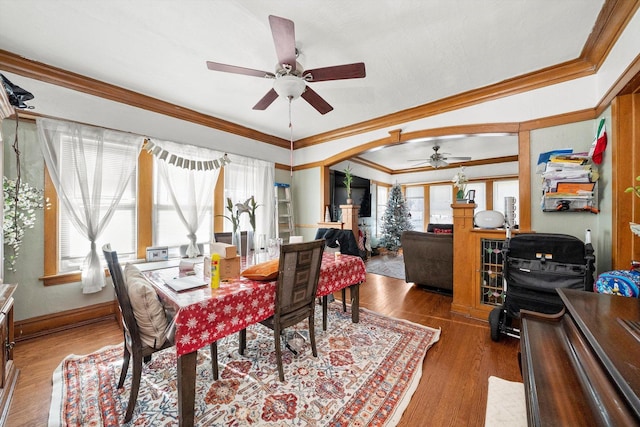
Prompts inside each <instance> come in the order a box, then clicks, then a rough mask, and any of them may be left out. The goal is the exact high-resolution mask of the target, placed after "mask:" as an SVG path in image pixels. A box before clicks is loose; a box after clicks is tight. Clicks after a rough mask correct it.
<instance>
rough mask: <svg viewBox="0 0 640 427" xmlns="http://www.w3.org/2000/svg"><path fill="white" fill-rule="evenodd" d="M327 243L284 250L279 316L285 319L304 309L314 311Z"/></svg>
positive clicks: (279, 293) (277, 301) (280, 280)
mask: <svg viewBox="0 0 640 427" xmlns="http://www.w3.org/2000/svg"><path fill="white" fill-rule="evenodd" d="M324 243H325V242H324V240H314V241H312V242H306V243H293V244H285V245H282V246H281V248H280V263H279V267H278V269H279V273H278V285H277V290H276V310H275V311H276V316H284V315H286V314H288V313H291V312H295V311H297V310H300V309H302V308H309V307H310V308H311V309H313V304H314V301H315V296H316V292H317V289H318V279H319V277H320V265H321V264H322V253H323V251H324Z"/></svg>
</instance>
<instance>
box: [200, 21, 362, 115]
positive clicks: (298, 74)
mask: <svg viewBox="0 0 640 427" xmlns="http://www.w3.org/2000/svg"><path fill="white" fill-rule="evenodd" d="M269 24H270V26H271V34H272V35H273V42H274V44H275V47H276V55H277V57H278V65H276V69H275V72H273V73H271V72H268V71H260V70H254V69H251V68H244V67H238V66H235V65H227V64H221V63H219V62H212V61H207V67H208V68H209V69H210V70H213V71H222V72H225V73H234V74H244V75H247V76H254V77H263V78H267V79H274V82H273V88H272V89H271V90H269V92H267V94H266V95H265V96H263V97H262V99H261V100H260V101H258V103H257V104H256V105H254V107H253V109H254V110H265V109H266V108H267V107H269V105H271V103H273V101H275V100H276V98H278V96H284V97H285V98H288V99H289V100H293V99H296V98H298V97H301V98H303V99H304V100H305V101H307V102H308V103H309V104H311V106H313V108H315V109H316V110H318V112H319V113H320V114H326V113H328V112H329V111H331V110H333V107H332V106H331V105H329V103H328V102H327V101H325V100H324V99H323V98H322V97H321V96H320V95H318V94H317V93H316V92H315V91H314V90H313V89H311V88H310V87H309V86H308V84H307V83H313V82H323V81H328V80H344V79H359V78H363V77H365V75H366V73H365V67H364V63H362V62H356V63H353V64H345V65H336V66H331V67H323V68H315V69H312V70H304V69H303V68H302V66H301V65H300V64H299V63H298V62H296V58H297V56H298V55H297V54H298V51H297V49H296V40H295V30H294V24H293V21H291V20H289V19H286V18H280V17H278V16H273V15H269Z"/></svg>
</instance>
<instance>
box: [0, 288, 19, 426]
mask: <svg viewBox="0 0 640 427" xmlns="http://www.w3.org/2000/svg"><path fill="white" fill-rule="evenodd" d="M16 286H17V285H6V284H0V346H2V350H1V351H0V353H1V354H2V357H0V425H4V423H5V422H6V420H7V417H8V415H9V406H11V397H12V396H13V391H14V389H15V387H16V382H17V380H18V369H16V367H15V365H14V364H13V346H14V344H15V343H14V332H13V293H14V292H15V290H16Z"/></svg>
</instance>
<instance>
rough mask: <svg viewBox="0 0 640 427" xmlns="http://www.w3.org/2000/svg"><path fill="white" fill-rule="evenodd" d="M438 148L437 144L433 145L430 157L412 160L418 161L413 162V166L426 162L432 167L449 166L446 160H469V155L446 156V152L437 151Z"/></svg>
mask: <svg viewBox="0 0 640 427" xmlns="http://www.w3.org/2000/svg"><path fill="white" fill-rule="evenodd" d="M438 150H440V146H439V145H434V146H433V154H432V155H431V157H429V158H428V159H416V160H414V161H417V162H420V163H417V164H415V165H414V166H420V165H423V164H425V163H428V164H429V165H431V166H433V167H434V168H436V169H438V168H441V167H444V166H449V162H447V160H456V161H465V160H471V157H446V154H448V153H440V152H438Z"/></svg>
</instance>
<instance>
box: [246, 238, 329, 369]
mask: <svg viewBox="0 0 640 427" xmlns="http://www.w3.org/2000/svg"><path fill="white" fill-rule="evenodd" d="M324 246H325V242H324V240H314V241H312V242H305V243H291V244H286V245H282V246H281V247H280V263H279V267H278V284H277V287H276V302H275V314H274V315H273V316H271V317H270V318H268V319H266V320H264V321H263V322H261V323H262V324H263V325H265V326H267V327H269V328H271V329H273V336H274V340H275V347H276V360H277V362H278V374H279V378H280V381H284V369H283V367H282V349H281V345H280V336H281V334H282V332H283V331H284V329H285V328H288V327H290V326H293V325H295V324H297V323H299V322H301V321H303V320H305V319H308V321H309V341H310V342H311V350H312V352H313V355H314V357H317V356H318V350H317V349H316V338H315V321H314V319H315V299H316V293H317V290H318V279H319V277H320V265H321V264H322V253H323V251H324ZM246 333H247V331H246V329H243V330H242V331H241V332H240V354H243V353H244V349H245V347H246Z"/></svg>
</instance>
